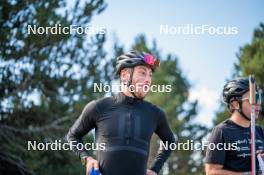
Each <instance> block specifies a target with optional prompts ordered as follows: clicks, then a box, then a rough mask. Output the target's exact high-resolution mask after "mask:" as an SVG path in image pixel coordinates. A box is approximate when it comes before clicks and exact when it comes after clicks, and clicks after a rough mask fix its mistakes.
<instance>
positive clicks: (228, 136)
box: [205, 77, 264, 175]
mask: <svg viewBox="0 0 264 175" xmlns="http://www.w3.org/2000/svg"><path fill="white" fill-rule="evenodd" d="M256 93H257V95H258V98H261V97H260V95H259V93H260V92H259V90H258V91H257V92H256ZM223 99H224V102H225V103H226V104H227V105H228V107H229V109H230V112H231V113H232V115H231V117H230V118H229V119H227V120H225V121H223V122H222V123H220V124H219V125H217V126H216V127H215V128H214V129H213V131H212V133H211V135H210V137H209V143H212V144H214V145H220V144H221V145H220V146H218V148H217V147H215V148H217V149H209V147H208V149H207V153H206V160H205V162H206V165H205V167H206V175H243V174H245V175H246V174H248V175H249V174H250V171H251V157H250V119H251V104H250V103H249V80H248V78H243V77H242V78H237V79H234V80H231V81H229V82H228V83H227V84H226V85H225V86H224V89H223ZM260 105H261V104H257V106H256V108H257V110H256V113H257V115H258V114H259V111H260ZM228 144H229V146H228ZM230 144H233V146H231V147H230ZM256 150H257V154H258V153H260V154H261V157H262V158H264V154H263V153H262V152H263V150H264V134H263V130H262V128H261V127H260V126H258V125H256ZM256 164H257V169H259V167H258V161H256Z"/></svg>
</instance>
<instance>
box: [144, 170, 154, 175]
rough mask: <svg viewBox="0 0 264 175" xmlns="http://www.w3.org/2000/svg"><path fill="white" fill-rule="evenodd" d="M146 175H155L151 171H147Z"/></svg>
mask: <svg viewBox="0 0 264 175" xmlns="http://www.w3.org/2000/svg"><path fill="white" fill-rule="evenodd" d="M146 175H157V173H156V172H154V171H152V170H149V169H147V174H146Z"/></svg>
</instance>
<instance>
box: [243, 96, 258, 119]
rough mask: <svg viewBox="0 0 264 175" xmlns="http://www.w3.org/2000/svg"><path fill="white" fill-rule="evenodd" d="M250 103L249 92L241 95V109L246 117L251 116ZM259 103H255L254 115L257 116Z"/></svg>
mask: <svg viewBox="0 0 264 175" xmlns="http://www.w3.org/2000/svg"><path fill="white" fill-rule="evenodd" d="M251 107H252V106H251V104H250V103H249V92H247V93H245V94H244V95H243V96H242V109H243V112H244V113H245V115H246V116H247V117H251ZM259 112H260V105H256V117H257V118H258V115H259Z"/></svg>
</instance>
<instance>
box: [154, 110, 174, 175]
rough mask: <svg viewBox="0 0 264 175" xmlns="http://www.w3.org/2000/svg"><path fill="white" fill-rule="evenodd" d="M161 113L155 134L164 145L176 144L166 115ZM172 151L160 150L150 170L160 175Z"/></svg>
mask: <svg viewBox="0 0 264 175" xmlns="http://www.w3.org/2000/svg"><path fill="white" fill-rule="evenodd" d="M159 113H160V116H159V122H158V125H157V128H156V130H155V133H156V134H157V135H158V136H159V138H160V139H161V141H162V142H163V143H166V142H167V143H168V144H171V143H175V138H174V135H173V133H172V131H171V129H170V127H169V124H168V122H167V119H166V115H165V113H164V112H163V111H162V110H160V112H159ZM171 151H172V150H170V149H162V150H159V151H158V154H157V156H156V158H155V160H154V161H153V164H152V166H151V168H150V169H151V170H153V171H155V172H156V173H157V174H158V173H159V171H160V170H161V168H162V166H163V164H164V163H165V161H166V160H167V159H168V157H169V156H170V154H171Z"/></svg>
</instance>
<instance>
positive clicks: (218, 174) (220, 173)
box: [206, 169, 243, 175]
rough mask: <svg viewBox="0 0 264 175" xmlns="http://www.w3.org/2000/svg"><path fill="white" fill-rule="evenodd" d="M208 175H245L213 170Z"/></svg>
mask: <svg viewBox="0 0 264 175" xmlns="http://www.w3.org/2000/svg"><path fill="white" fill-rule="evenodd" d="M206 175H243V173H242V172H234V171H228V170H223V169H222V170H217V169H213V170H210V171H209V172H208V173H206Z"/></svg>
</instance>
